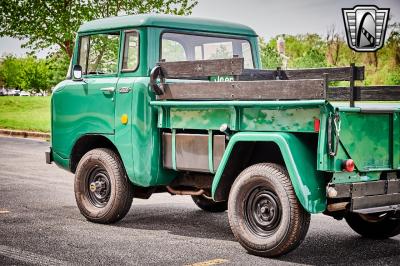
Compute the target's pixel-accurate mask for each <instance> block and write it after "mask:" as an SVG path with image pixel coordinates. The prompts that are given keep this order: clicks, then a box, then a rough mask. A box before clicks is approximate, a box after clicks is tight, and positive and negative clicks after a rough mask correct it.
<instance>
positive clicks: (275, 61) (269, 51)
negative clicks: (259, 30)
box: [260, 38, 282, 69]
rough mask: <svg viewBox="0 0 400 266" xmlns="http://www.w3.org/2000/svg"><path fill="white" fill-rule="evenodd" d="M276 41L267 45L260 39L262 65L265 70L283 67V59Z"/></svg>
mask: <svg viewBox="0 0 400 266" xmlns="http://www.w3.org/2000/svg"><path fill="white" fill-rule="evenodd" d="M275 47H276V39H273V40H271V41H270V42H269V43H266V42H265V41H264V39H262V38H260V55H261V64H262V66H263V68H265V69H274V68H277V67H281V66H282V58H281V57H280V56H279V54H278V52H277V50H276V48H275Z"/></svg>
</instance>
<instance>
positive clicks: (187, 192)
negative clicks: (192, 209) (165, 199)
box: [167, 186, 205, 196]
mask: <svg viewBox="0 0 400 266" xmlns="http://www.w3.org/2000/svg"><path fill="white" fill-rule="evenodd" d="M167 190H168V192H169V193H171V194H173V195H190V196H200V195H202V194H204V192H205V191H204V189H200V190H198V191H193V190H177V189H173V188H172V187H170V186H167Z"/></svg>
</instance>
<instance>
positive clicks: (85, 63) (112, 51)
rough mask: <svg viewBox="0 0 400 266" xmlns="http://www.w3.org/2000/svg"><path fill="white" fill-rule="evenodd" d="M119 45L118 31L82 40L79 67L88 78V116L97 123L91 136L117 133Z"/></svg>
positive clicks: (86, 37)
mask: <svg viewBox="0 0 400 266" xmlns="http://www.w3.org/2000/svg"><path fill="white" fill-rule="evenodd" d="M119 42H120V32H119V31H116V32H110V33H101V34H93V35H90V36H85V37H82V38H81V43H80V57H79V64H80V65H81V66H82V70H83V74H84V75H86V78H85V82H86V84H85V85H84V87H85V90H86V91H85V94H86V95H85V97H84V98H85V100H84V101H85V102H86V103H87V104H86V110H85V111H86V112H85V113H86V114H87V115H88V116H90V117H91V122H92V123H93V122H94V123H95V124H93V127H92V130H91V131H92V133H102V134H113V133H114V128H115V93H116V87H117V83H118V50H119Z"/></svg>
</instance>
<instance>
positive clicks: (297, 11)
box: [0, 0, 400, 57]
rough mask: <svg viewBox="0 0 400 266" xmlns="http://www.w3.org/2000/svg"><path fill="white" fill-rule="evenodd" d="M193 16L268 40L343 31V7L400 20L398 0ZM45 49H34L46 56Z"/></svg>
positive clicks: (315, 1) (9, 42)
mask: <svg viewBox="0 0 400 266" xmlns="http://www.w3.org/2000/svg"><path fill="white" fill-rule="evenodd" d="M198 1H199V3H198V5H197V6H196V7H195V8H194V9H193V13H192V16H194V17H202V18H211V19H220V20H226V21H231V22H236V23H241V24H245V25H248V26H250V27H252V28H253V29H254V30H255V31H256V32H257V33H258V35H259V36H261V37H263V38H265V39H266V40H267V41H268V40H269V39H270V38H272V37H274V36H277V35H280V34H305V33H318V34H320V35H322V36H324V35H325V34H326V32H327V29H328V28H329V27H331V26H332V25H335V28H336V30H337V31H339V32H342V33H343V34H344V24H343V18H342V10H341V9H342V8H352V7H353V6H355V5H361V4H363V5H366V4H373V5H377V6H378V7H380V8H390V14H391V15H392V20H393V21H397V22H400V0H379V1H377V0H375V1H373V0H362V1H360V0H292V1H290V0H198ZM22 43H23V42H22V41H19V40H17V39H13V38H7V37H5V38H0V55H2V54H5V53H8V54H9V53H12V54H15V55H17V56H23V55H24V54H25V53H26V52H28V50H26V49H22V48H21V47H20V46H21V44H22ZM46 54H47V51H41V52H39V53H37V55H38V57H44V56H46Z"/></svg>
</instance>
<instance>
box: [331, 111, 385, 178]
mask: <svg viewBox="0 0 400 266" xmlns="http://www.w3.org/2000/svg"><path fill="white" fill-rule="evenodd" d="M339 114H340V120H341V132H340V141H341V143H342V144H343V146H344V148H345V149H346V151H347V153H348V154H349V155H350V157H351V158H352V159H353V160H354V163H355V165H356V167H357V170H358V171H371V170H380V169H391V167H392V163H391V160H390V159H391V152H390V151H391V137H392V129H391V127H390V125H391V119H392V114H377V113H355V112H354V113H353V112H340V113H339Z"/></svg>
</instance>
